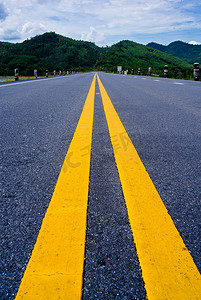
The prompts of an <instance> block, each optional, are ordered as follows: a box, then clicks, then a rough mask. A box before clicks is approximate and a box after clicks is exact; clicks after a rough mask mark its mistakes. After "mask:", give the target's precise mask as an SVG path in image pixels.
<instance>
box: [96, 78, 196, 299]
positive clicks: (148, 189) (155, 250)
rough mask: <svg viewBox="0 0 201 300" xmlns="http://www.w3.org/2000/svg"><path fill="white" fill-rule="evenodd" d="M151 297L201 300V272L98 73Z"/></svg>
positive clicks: (124, 190)
mask: <svg viewBox="0 0 201 300" xmlns="http://www.w3.org/2000/svg"><path fill="white" fill-rule="evenodd" d="M98 83H99V88H100V91H101V96H102V101H103V106H104V110H105V115H106V119H107V123H108V128H109V132H110V137H111V141H112V145H113V149H114V154H115V159H116V164H117V168H118V172H119V176H120V180H121V184H122V189H123V193H124V198H125V201H126V205H127V209H128V215H129V220H130V224H131V229H132V232H133V236H134V241H135V244H136V248H137V253H138V257H139V261H140V265H141V268H142V275H143V279H144V282H145V288H146V291H147V297H148V299H150V300H151V299H160V300H164V299H168V300H170V299H176V300H180V299H182V300H185V299H186V300H190V299H201V276H200V273H199V271H198V269H197V267H196V265H195V264H194V262H193V259H192V257H191V255H190V253H189V251H188V250H187V248H186V246H185V244H184V242H183V240H182V238H181V236H180V234H179V232H178V231H177V229H176V227H175V225H174V223H173V221H172V219H171V217H170V215H169V214H168V211H167V209H166V208H165V206H164V204H163V201H162V199H161V198H160V196H159V194H158V192H157V190H156V188H155V186H154V184H153V183H152V181H151V179H150V177H149V175H148V173H147V172H146V169H145V167H144V165H143V164H142V162H141V160H140V158H139V156H138V154H137V152H136V150H135V148H134V146H133V144H132V142H131V140H130V138H129V136H128V134H127V132H126V130H125V128H124V126H123V124H122V122H121V120H120V119H119V116H118V115H117V113H116V111H115V109H114V106H113V105H112V102H111V100H110V98H109V96H108V94H107V92H106V90H105V88H104V86H103V84H102V83H101V81H100V78H99V77H98Z"/></svg>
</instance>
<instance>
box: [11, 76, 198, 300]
mask: <svg viewBox="0 0 201 300" xmlns="http://www.w3.org/2000/svg"><path fill="white" fill-rule="evenodd" d="M97 79H98V84H99V88H100V92H101V97H102V101H103V106H104V110H105V115H106V119H107V123H108V128H109V133H110V137H111V142H112V146H113V150H114V154H115V160H116V164H117V168H118V171H119V176H120V180H121V184H122V189H123V193H124V198H125V202H126V205H127V209H128V215H129V220H130V225H131V229H132V232H133V236H134V241H135V244H136V248H137V253H138V257H139V262H140V265H141V268H142V275H143V279H144V282H145V288H146V292H147V297H148V299H161V300H164V299H168V300H169V299H178V300H180V299H182V300H184V299H188V300H189V299H201V297H200V295H201V277H200V273H199V271H198V270H197V267H196V266H195V264H194V262H193V259H192V257H191V255H190V253H189V251H188V250H187V248H186V246H185V245H184V243H183V240H182V238H181V237H180V235H179V232H178V231H177V229H176V227H175V225H174V223H173V221H172V219H171V217H170V216H169V214H168V212H167V210H166V208H165V206H164V204H163V201H162V200H161V198H160V196H159V194H158V192H157V190H156V189H155V187H154V185H153V183H152V181H151V179H150V177H149V175H148V173H147V172H146V170H145V168H144V166H143V164H142V162H141V160H140V158H139V156H138V154H137V152H136V150H135V148H134V146H133V144H132V142H131V140H130V138H129V136H128V134H127V132H126V130H125V128H124V126H123V124H122V122H121V120H120V119H119V117H118V115H117V113H116V111H115V109H114V107H113V105H112V102H111V100H110V98H109V96H108V94H107V92H106V90H105V88H104V86H103V85H102V83H101V81H100V78H99V76H98V75H97ZM95 81H96V75H95V76H94V78H93V81H92V84H91V87H90V90H89V93H88V96H87V99H86V102H85V105H84V108H83V111H82V114H81V117H80V120H79V123H78V125H77V128H76V131H75V134H74V137H73V139H72V142H71V144H70V147H69V150H68V152H67V155H66V158H65V161H64V164H63V166H62V169H61V172H60V175H59V178H58V181H57V184H56V187H55V191H54V193H53V196H52V199H51V202H50V205H49V208H48V210H47V213H46V215H45V218H44V220H43V223H42V226H41V230H40V232H39V235H38V238H37V241H36V244H35V247H34V250H33V253H32V256H31V258H30V261H29V263H28V266H27V269H26V271H25V274H24V277H23V279H22V282H21V285H20V288H19V291H18V293H17V296H16V299H81V296H82V281H83V266H84V252H85V236H86V219H87V203H88V188H89V175H90V174H89V173H90V157H91V146H92V131H93V116H94V99H95Z"/></svg>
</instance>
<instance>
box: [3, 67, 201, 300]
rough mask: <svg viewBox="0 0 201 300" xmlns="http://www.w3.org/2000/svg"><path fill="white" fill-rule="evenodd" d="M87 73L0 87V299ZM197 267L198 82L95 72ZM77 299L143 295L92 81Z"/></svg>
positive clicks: (8, 294)
mask: <svg viewBox="0 0 201 300" xmlns="http://www.w3.org/2000/svg"><path fill="white" fill-rule="evenodd" d="M93 76H94V73H89V74H80V75H73V76H65V77H62V78H53V79H50V78H49V79H44V80H37V81H29V82H22V83H21V82H20V83H14V84H13V83H12V84H11V83H9V84H2V83H1V84H0V107H1V109H0V128H1V136H0V138H1V139H0V151H1V157H0V158H1V163H0V170H1V180H0V183H1V206H0V231H1V234H0V236H1V240H0V272H1V274H0V276H1V277H0V298H1V299H14V298H15V295H16V293H17V290H18V288H19V284H20V281H21V279H22V276H23V273H24V271H25V269H26V265H27V263H28V261H29V258H30V255H31V253H32V249H33V246H34V244H35V241H36V238H37V235H38V232H39V229H40V227H41V223H42V220H43V217H44V215H45V212H46V210H47V207H48V204H49V201H50V200H51V196H52V193H53V190H54V187H55V184H56V182H57V178H58V175H59V172H60V169H61V166H62V163H63V161H64V158H65V155H66V152H67V150H68V147H69V145H70V142H71V140H72V137H73V134H74V131H75V129H76V126H77V123H78V120H79V117H80V114H81V112H82V108H83V105H84V102H85V99H86V96H87V93H88V90H89V87H90V85H91V81H92V79H93ZM99 76H100V79H101V81H102V83H103V85H104V87H105V88H106V90H107V92H108V94H109V96H110V99H111V100H112V103H113V105H114V107H115V109H116V111H117V113H118V115H119V117H120V119H121V121H122V123H123V124H124V126H125V129H126V131H127V133H128V135H129V136H130V138H131V140H132V142H133V144H134V146H135V148H136V150H137V151H138V154H139V156H140V158H141V160H142V162H143V164H144V165H145V167H146V169H147V171H148V173H149V175H150V177H151V179H152V181H153V183H154V185H155V186H156V188H157V190H158V192H159V194H160V196H161V198H162V199H163V202H164V204H165V206H166V208H167V209H168V212H169V214H170V216H171V217H172V219H173V221H174V223H175V225H176V227H177V229H178V231H179V233H180V235H181V236H182V238H183V240H184V243H185V245H186V246H187V248H188V250H189V251H190V253H191V255H192V257H193V259H194V262H195V264H196V265H197V267H198V269H199V271H201V260H200V256H201V255H200V254H201V239H200V236H201V221H200V220H201V212H200V200H201V198H200V186H201V174H200V170H201V163H200V158H201V153H200V152H201V151H200V149H201V147H200V137H201V122H200V119H201V99H200V93H201V83H200V82H190V81H182V80H172V79H162V78H153V77H151V78H150V77H142V76H139V77H137V76H123V75H121V76H120V75H113V74H105V73H100V74H99ZM96 93H98V94H96V97H95V114H94V129H93V142H92V158H91V175H90V189H89V206H88V216H87V218H88V220H87V222H88V224H87V240H86V260H85V268H84V282H83V299H146V292H145V289H144V283H143V280H142V277H141V270H140V266H139V262H138V257H137V254H136V249H135V244H134V242H133V236H132V233H131V229H130V225H129V221H128V216H127V210H126V205H125V202H124V197H123V193H122V189H121V183H120V180H119V176H118V171H117V168H116V164H115V159H114V154H113V150H112V145H111V142H110V138H109V133H108V129H107V123H106V119H105V115H104V112H103V107H102V103H101V96H100V94H99V93H100V91H99V88H98V86H96Z"/></svg>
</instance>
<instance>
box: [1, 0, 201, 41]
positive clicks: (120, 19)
mask: <svg viewBox="0 0 201 300" xmlns="http://www.w3.org/2000/svg"><path fill="white" fill-rule="evenodd" d="M1 2H2V4H1V5H2V6H1V5H0V9H1V7H2V16H3V17H2V19H0V40H11V39H14V37H16V41H17V40H23V39H26V38H29V37H30V36H34V35H36V34H41V33H43V32H46V31H55V32H57V33H60V34H63V35H65V36H69V37H72V38H77V39H84V40H89V41H93V42H96V43H103V42H105V43H109V40H110V39H111V38H112V37H114V36H122V37H124V38H125V39H126V38H128V37H130V36H135V34H158V33H167V32H174V31H176V30H177V31H178V30H180V31H182V30H187V29H188V30H189V29H194V28H201V24H200V20H199V18H200V17H199V14H197V13H195V14H194V10H196V9H197V8H198V6H199V4H198V2H197V0H166V1H165V0H57V1H55V0H43V1H41V0H20V1H19V0H4V1H1ZM0 16H1V11H0ZM191 38H192V37H191ZM194 38H195V37H194Z"/></svg>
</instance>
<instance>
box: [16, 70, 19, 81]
mask: <svg viewBox="0 0 201 300" xmlns="http://www.w3.org/2000/svg"><path fill="white" fill-rule="evenodd" d="M17 80H19V69H18V68H16V69H15V81H17Z"/></svg>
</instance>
